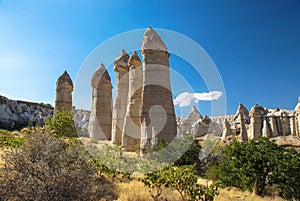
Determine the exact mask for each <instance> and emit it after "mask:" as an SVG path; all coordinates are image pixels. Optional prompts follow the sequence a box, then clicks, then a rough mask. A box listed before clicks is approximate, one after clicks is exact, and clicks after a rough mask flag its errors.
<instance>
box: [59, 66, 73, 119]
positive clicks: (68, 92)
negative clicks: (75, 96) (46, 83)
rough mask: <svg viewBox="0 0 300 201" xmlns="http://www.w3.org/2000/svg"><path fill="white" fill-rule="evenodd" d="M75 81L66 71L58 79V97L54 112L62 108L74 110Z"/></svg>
mask: <svg viewBox="0 0 300 201" xmlns="http://www.w3.org/2000/svg"><path fill="white" fill-rule="evenodd" d="M73 89H74V87H73V82H72V80H71V77H70V75H69V74H68V73H67V71H65V72H64V73H63V74H62V75H61V76H60V77H59V78H58V79H57V81H56V99H55V108H54V114H55V113H57V112H59V111H61V110H69V111H72V92H73Z"/></svg>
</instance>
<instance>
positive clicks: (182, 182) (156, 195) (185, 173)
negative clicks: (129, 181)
mask: <svg viewBox="0 0 300 201" xmlns="http://www.w3.org/2000/svg"><path fill="white" fill-rule="evenodd" d="M194 168H195V167H194V166H192V165H186V166H180V167H176V166H168V167H166V168H164V169H162V170H160V171H156V172H152V173H147V174H146V175H145V177H143V178H140V181H142V182H143V183H144V185H145V186H146V187H148V188H149V192H150V195H151V197H152V198H153V199H154V200H159V199H160V196H161V193H162V190H163V188H162V187H163V186H164V187H169V188H173V189H175V190H176V191H177V192H178V193H179V194H180V196H181V198H182V200H201V201H212V200H213V199H214V196H215V195H217V194H218V184H217V183H216V184H213V185H211V186H210V187H203V186H201V185H200V184H198V183H197V181H198V177H197V176H196V175H195V170H194Z"/></svg>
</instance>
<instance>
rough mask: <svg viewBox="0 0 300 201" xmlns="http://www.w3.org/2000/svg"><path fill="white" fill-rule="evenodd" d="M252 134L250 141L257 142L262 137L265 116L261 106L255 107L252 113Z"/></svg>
mask: <svg viewBox="0 0 300 201" xmlns="http://www.w3.org/2000/svg"><path fill="white" fill-rule="evenodd" d="M249 115H250V118H251V120H250V133H249V140H253V139H254V140H256V139H258V138H259V136H261V135H262V125H263V116H262V114H261V111H260V106H258V105H255V106H254V107H253V108H252V109H251V111H250V114H249Z"/></svg>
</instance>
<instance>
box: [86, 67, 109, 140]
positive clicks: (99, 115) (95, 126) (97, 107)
mask: <svg viewBox="0 0 300 201" xmlns="http://www.w3.org/2000/svg"><path fill="white" fill-rule="evenodd" d="M91 86H92V88H93V97H92V111H91V115H90V120H89V127H88V133H89V137H90V138H96V139H99V140H110V139H111V122H112V85H111V80H110V76H109V74H108V72H107V70H106V68H105V66H104V65H103V64H101V66H100V67H99V68H98V69H97V70H96V71H95V72H94V74H93V76H92V79H91Z"/></svg>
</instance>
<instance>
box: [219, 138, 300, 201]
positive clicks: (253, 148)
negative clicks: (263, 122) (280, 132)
mask: <svg viewBox="0 0 300 201" xmlns="http://www.w3.org/2000/svg"><path fill="white" fill-rule="evenodd" d="M218 174H219V175H218V176H219V177H220V181H221V183H222V184H223V186H234V187H238V188H241V189H242V190H248V191H254V192H255V193H256V194H258V195H264V194H266V193H267V192H266V189H274V188H275V189H277V190H278V191H279V192H280V196H281V197H283V198H285V199H288V200H292V199H297V200H299V199H300V188H299V186H300V154H299V152H297V151H296V150H295V149H286V148H283V147H280V146H278V145H277V144H275V143H274V142H271V141H270V140H269V139H267V138H263V137H260V138H259V139H258V140H255V141H254V140H252V141H250V142H249V143H247V144H246V143H241V142H237V141H235V142H233V143H231V144H229V145H227V146H226V147H225V149H224V159H223V161H222V162H221V163H220V164H219V166H218Z"/></svg>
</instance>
